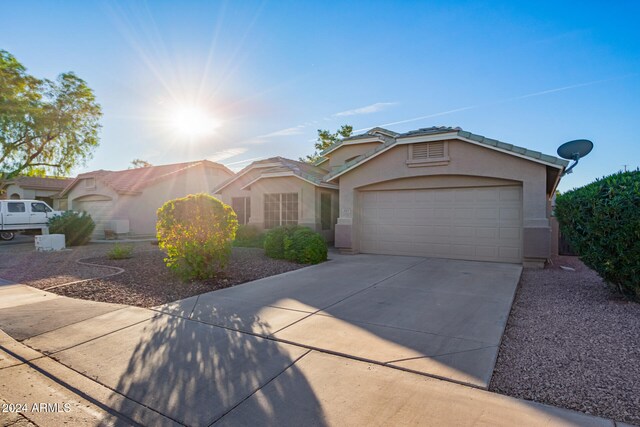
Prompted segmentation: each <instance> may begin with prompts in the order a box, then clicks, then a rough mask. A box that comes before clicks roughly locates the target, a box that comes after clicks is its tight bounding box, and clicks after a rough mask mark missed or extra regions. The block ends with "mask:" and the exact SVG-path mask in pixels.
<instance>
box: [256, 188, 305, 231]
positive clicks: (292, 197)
mask: <svg viewBox="0 0 640 427" xmlns="http://www.w3.org/2000/svg"><path fill="white" fill-rule="evenodd" d="M296 224H298V193H276V194H265V195H264V228H266V229H269V228H273V227H279V226H281V225H296Z"/></svg>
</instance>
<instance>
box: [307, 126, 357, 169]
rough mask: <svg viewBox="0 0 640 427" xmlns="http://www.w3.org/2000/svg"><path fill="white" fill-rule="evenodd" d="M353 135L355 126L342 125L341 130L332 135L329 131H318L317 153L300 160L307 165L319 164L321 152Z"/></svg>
mask: <svg viewBox="0 0 640 427" xmlns="http://www.w3.org/2000/svg"><path fill="white" fill-rule="evenodd" d="M351 134H353V126H351V125H342V126H341V127H340V129H338V130H337V131H335V132H334V133H331V132H329V131H328V130H324V129H318V139H317V140H316V143H315V148H316V151H315V152H314V153H313V154H311V155H309V156H307V157H305V158H300V160H301V161H303V162H307V163H315V162H317V161H318V160H319V159H320V158H321V157H322V156H321V155H320V153H321V152H323V151H324V150H326V149H327V148H329V147H331V146H332V145H333V144H336V143H338V142H340V141H342V140H343V139H344V138H348V137H350V136H351Z"/></svg>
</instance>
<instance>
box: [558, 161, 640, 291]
mask: <svg viewBox="0 0 640 427" xmlns="http://www.w3.org/2000/svg"><path fill="white" fill-rule="evenodd" d="M555 214H556V217H557V218H558V222H559V223H560V230H561V231H562V234H563V235H564V236H566V237H567V239H568V240H569V242H570V243H571V246H572V247H573V248H574V250H575V251H576V252H577V253H578V255H579V256H580V258H581V259H582V261H583V262H584V263H585V264H586V265H587V266H589V267H590V268H592V269H593V270H595V271H596V272H597V273H598V274H599V275H600V276H601V277H602V278H603V279H604V280H606V281H607V282H609V283H610V284H612V285H614V286H615V287H616V288H617V289H618V290H619V291H620V292H622V293H623V294H625V295H626V296H628V297H631V298H634V299H636V300H638V301H640V274H638V272H640V171H638V170H636V171H631V172H621V173H617V174H613V175H610V176H607V177H604V178H602V179H599V180H596V181H595V182H592V183H591V184H588V185H586V186H584V187H581V188H578V189H574V190H572V191H569V192H567V193H565V194H562V195H559V196H558V197H557V198H556V209H555Z"/></svg>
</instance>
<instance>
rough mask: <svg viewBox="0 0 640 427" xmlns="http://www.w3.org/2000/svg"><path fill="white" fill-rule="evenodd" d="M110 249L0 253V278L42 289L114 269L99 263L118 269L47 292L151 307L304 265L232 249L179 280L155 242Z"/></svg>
mask: <svg viewBox="0 0 640 427" xmlns="http://www.w3.org/2000/svg"><path fill="white" fill-rule="evenodd" d="M112 247H113V245H112V244H94V245H88V246H83V247H79V248H73V249H72V250H70V251H63V252H51V253H41V252H35V251H33V250H30V251H23V252H15V253H11V254H8V253H6V252H4V253H2V256H0V277H1V278H3V279H7V280H11V281H14V282H18V283H24V284H26V285H29V286H33V287H36V288H39V289H47V288H51V287H52V286H56V285H61V284H66V283H70V282H75V281H78V280H83V279H92V278H96V277H101V276H105V275H107V274H112V273H114V272H116V271H118V270H117V269H114V268H109V267H105V266H113V267H118V268H121V269H124V272H123V273H121V274H117V275H114V276H110V277H105V278H100V279H95V280H89V281H83V282H81V283H77V284H72V285H69V286H62V287H56V288H53V289H50V292H53V293H56V294H59V295H65V296H68V297H73V298H81V299H87V300H92V301H101V302H110V303H118V304H128V305H135V306H138V307H154V306H156V305H160V304H165V303H168V302H172V301H176V300H179V299H183V298H187V297H190V296H193V295H198V294H201V293H204V292H209V291H214V290H216V289H222V288H226V287H229V286H234V285H238V284H240V283H244V282H249V281H251V280H257V279H260V278H263V277H268V276H273V275H275V274H280V273H284V272H287V271H291V270H296V269H298V268H302V267H305V265H304V264H296V263H293V262H289V261H284V260H275V259H271V258H269V257H267V256H265V255H264V251H263V250H262V249H255V248H233V249H232V254H231V259H230V262H229V265H228V266H227V268H226V269H225V271H224V272H222V273H221V274H220V275H219V277H217V278H215V279H211V280H206V281H194V282H190V283H184V282H182V281H181V280H180V279H178V278H177V277H176V276H175V275H174V274H173V273H172V272H171V271H170V270H169V269H168V268H167V267H166V266H165V265H164V261H163V258H164V253H162V251H160V250H159V249H158V248H157V246H153V245H151V244H150V243H149V242H143V243H135V244H133V248H134V250H133V256H132V257H131V258H129V259H123V260H110V259H109V258H108V257H107V252H108V251H109V250H110V249H111V248H112ZM78 260H81V261H82V262H85V263H91V264H99V265H101V266H95V265H90V266H89V265H80V264H78V263H77V262H76V261H78Z"/></svg>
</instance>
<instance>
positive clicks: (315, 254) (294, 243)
mask: <svg viewBox="0 0 640 427" xmlns="http://www.w3.org/2000/svg"><path fill="white" fill-rule="evenodd" d="M284 257H285V259H288V260H289V261H295V262H299V263H301V264H318V263H320V262H323V261H326V260H327V244H326V243H325V241H324V238H323V237H322V236H321V235H320V234H318V233H316V232H314V231H311V229H309V228H300V229H298V230H295V231H294V232H293V234H291V235H288V236H286V237H285V239H284Z"/></svg>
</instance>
